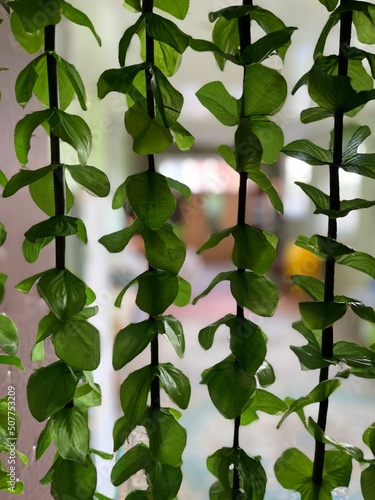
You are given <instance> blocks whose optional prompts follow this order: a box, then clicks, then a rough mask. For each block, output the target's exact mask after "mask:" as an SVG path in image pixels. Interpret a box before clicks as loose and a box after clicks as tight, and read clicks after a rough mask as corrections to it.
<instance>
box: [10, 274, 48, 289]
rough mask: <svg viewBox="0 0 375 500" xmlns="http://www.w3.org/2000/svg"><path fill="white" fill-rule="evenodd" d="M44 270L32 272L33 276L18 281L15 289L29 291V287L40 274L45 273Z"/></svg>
mask: <svg viewBox="0 0 375 500" xmlns="http://www.w3.org/2000/svg"><path fill="white" fill-rule="evenodd" d="M49 271H50V270H49ZM49 271H45V272H47V273H48V272H49ZM45 272H41V273H38V274H34V275H33V276H30V278H26V279H24V280H22V281H21V282H20V283H18V285H16V289H17V290H19V291H20V292H22V293H29V291H30V290H31V288H32V286H33V285H34V283H35V282H36V281H37V280H38V279H39V278H40V277H41V276H43V274H45Z"/></svg>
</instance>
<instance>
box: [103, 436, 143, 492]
mask: <svg viewBox="0 0 375 500" xmlns="http://www.w3.org/2000/svg"><path fill="white" fill-rule="evenodd" d="M149 460H150V450H149V448H148V447H147V446H146V445H144V444H143V443H139V444H136V445H135V446H133V447H132V448H130V449H129V450H128V451H127V452H126V453H124V455H122V457H121V458H120V459H119V460H118V461H117V462H116V464H115V465H114V467H113V469H112V472H111V481H112V484H113V485H114V486H120V484H122V483H124V482H125V481H126V480H128V479H129V478H130V477H131V476H133V475H134V474H135V473H136V472H138V471H139V470H142V469H143V468H144V467H145V466H146V464H147V462H148V461H149Z"/></svg>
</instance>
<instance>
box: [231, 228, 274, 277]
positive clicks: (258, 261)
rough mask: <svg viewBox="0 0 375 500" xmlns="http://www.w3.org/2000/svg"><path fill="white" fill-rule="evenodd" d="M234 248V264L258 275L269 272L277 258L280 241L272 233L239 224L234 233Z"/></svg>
mask: <svg viewBox="0 0 375 500" xmlns="http://www.w3.org/2000/svg"><path fill="white" fill-rule="evenodd" d="M232 235H233V238H234V247H233V254H232V260H233V264H234V265H235V266H236V267H238V268H241V269H250V270H251V271H254V272H255V273H256V274H265V273H266V272H267V271H269V269H270V267H271V266H272V264H273V262H274V260H275V258H276V247H277V243H278V239H277V237H276V236H274V235H273V234H271V233H268V232H266V231H262V230H261V229H258V228H256V227H253V226H250V225H248V224H239V225H237V226H236V227H235V228H234V230H233V231H232Z"/></svg>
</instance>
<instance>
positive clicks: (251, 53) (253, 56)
mask: <svg viewBox="0 0 375 500" xmlns="http://www.w3.org/2000/svg"><path fill="white" fill-rule="evenodd" d="M296 29H297V28H284V29H282V30H277V31H272V32H271V33H268V34H267V35H265V36H263V37H262V38H260V39H259V40H257V41H255V42H254V43H252V44H251V45H249V46H248V47H247V48H246V49H245V50H243V51H242V52H241V59H242V61H243V62H244V63H245V64H246V65H249V64H253V63H261V62H262V61H264V60H265V59H267V58H268V57H269V56H270V55H272V54H273V53H274V52H275V51H276V49H279V48H280V47H283V46H284V45H286V44H287V43H288V42H289V41H290V37H291V36H292V34H293V32H294V31H295V30H296Z"/></svg>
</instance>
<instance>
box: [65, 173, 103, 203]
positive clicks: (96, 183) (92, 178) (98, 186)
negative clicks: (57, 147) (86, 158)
mask: <svg viewBox="0 0 375 500" xmlns="http://www.w3.org/2000/svg"><path fill="white" fill-rule="evenodd" d="M65 167H66V169H67V170H68V171H69V173H70V175H71V176H72V178H73V179H74V180H75V181H76V183H77V184H78V185H79V186H80V187H81V188H82V189H84V190H85V191H87V192H88V193H90V194H93V195H95V196H99V197H101V198H104V197H105V196H108V194H109V189H110V186H109V181H108V178H107V176H106V175H105V173H104V172H102V171H101V170H99V169H98V168H96V167H91V166H89V165H65Z"/></svg>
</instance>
